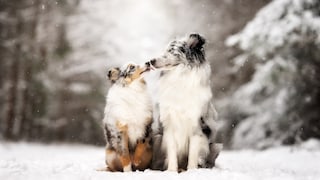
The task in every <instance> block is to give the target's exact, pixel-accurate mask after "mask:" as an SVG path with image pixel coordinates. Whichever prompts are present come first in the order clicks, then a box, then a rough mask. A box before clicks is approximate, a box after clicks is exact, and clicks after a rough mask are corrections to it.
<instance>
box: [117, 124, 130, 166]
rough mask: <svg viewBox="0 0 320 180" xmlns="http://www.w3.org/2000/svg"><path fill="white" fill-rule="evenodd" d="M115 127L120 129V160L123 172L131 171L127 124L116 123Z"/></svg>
mask: <svg viewBox="0 0 320 180" xmlns="http://www.w3.org/2000/svg"><path fill="white" fill-rule="evenodd" d="M117 127H118V129H119V130H120V152H119V154H120V162H121V164H122V167H123V172H128V171H132V166H131V164H132V163H131V157H130V152H129V136H128V126H127V125H122V124H120V123H117Z"/></svg>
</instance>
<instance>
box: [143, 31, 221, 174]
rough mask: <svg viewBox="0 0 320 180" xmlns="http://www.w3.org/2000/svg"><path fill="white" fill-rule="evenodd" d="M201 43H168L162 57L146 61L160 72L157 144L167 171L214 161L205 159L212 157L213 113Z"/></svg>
mask: <svg viewBox="0 0 320 180" xmlns="http://www.w3.org/2000/svg"><path fill="white" fill-rule="evenodd" d="M204 43H205V40H204V38H203V37H201V36H200V35H198V34H191V35H189V36H188V37H186V38H184V39H181V40H175V41H173V42H171V43H170V44H169V46H168V48H167V50H166V52H165V53H164V55H163V56H161V57H159V58H155V59H153V60H151V61H150V62H149V65H150V66H153V67H154V68H159V69H161V70H162V72H161V77H160V80H159V89H158V93H159V94H158V105H159V114H160V117H159V122H160V124H161V126H162V127H163V136H162V143H160V144H161V147H162V149H163V150H164V153H165V154H166V156H167V160H166V162H165V164H166V165H165V169H168V170H172V171H177V170H178V169H181V168H182V169H185V168H187V169H193V168H197V167H208V166H209V167H210V166H211V167H212V166H213V165H214V162H213V165H210V164H209V163H208V162H209V161H212V159H215V158H212V157H209V156H212V155H213V154H215V153H214V152H213V151H215V150H214V149H215V134H216V129H215V128H216V125H215V119H216V116H217V113H216V111H215V108H214V106H213V104H212V92H211V87H210V76H211V68H210V65H209V63H208V62H207V61H206V60H205V55H204V49H203V45H204ZM154 148H157V147H154ZM158 160H159V159H158ZM154 163H158V162H156V160H154ZM158 164H159V163H158ZM160 164H161V163H160ZM211 164H212V163H211Z"/></svg>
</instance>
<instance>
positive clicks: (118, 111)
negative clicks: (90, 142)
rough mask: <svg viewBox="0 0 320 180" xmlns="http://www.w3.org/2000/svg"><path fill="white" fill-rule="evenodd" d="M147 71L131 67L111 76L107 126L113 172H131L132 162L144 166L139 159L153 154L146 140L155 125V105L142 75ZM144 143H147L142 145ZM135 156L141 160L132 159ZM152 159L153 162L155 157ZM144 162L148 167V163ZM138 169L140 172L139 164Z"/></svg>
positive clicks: (108, 156) (105, 123)
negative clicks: (142, 154) (153, 109)
mask: <svg viewBox="0 0 320 180" xmlns="http://www.w3.org/2000/svg"><path fill="white" fill-rule="evenodd" d="M144 71H146V68H144V67H140V66H137V65H134V64H128V65H125V66H123V67H122V68H121V69H120V68H114V69H111V70H110V71H109V73H108V78H109V80H110V81H111V82H112V83H113V85H112V86H111V88H110V89H109V92H108V95H107V97H106V102H107V103H106V107H105V111H104V113H105V117H104V119H103V123H104V128H105V136H106V143H107V145H106V153H107V155H106V163H107V164H108V166H109V168H110V167H111V168H110V169H111V170H113V171H122V170H123V171H131V169H132V168H131V165H132V163H131V159H135V162H137V163H140V159H139V158H138V157H140V156H141V153H144V151H146V153H147V152H148V151H150V145H149V144H146V143H150V142H145V138H148V137H147V136H149V135H148V134H149V132H148V131H149V130H150V126H151V123H152V104H151V99H150V97H149V95H148V93H147V86H146V83H145V82H144V80H143V77H142V75H141V74H142V73H143V72H144ZM142 140H143V143H139V142H142ZM137 143H138V146H137ZM135 151H136V152H135ZM135 154H137V157H132V156H135ZM149 156H150V154H149ZM144 159H145V158H144ZM149 159H150V162H151V156H150V158H149ZM124 161H126V162H124ZM127 161H128V162H127ZM144 161H146V163H147V164H148V162H147V160H144ZM124 164H125V166H126V167H124ZM134 165H136V168H137V169H139V167H140V166H139V164H134ZM147 166H148V165H143V166H141V167H143V168H145V167H147Z"/></svg>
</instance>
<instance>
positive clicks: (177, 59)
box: [146, 34, 205, 69]
mask: <svg viewBox="0 0 320 180" xmlns="http://www.w3.org/2000/svg"><path fill="white" fill-rule="evenodd" d="M204 44H205V39H204V38H203V37H202V36H200V35H199V34H190V35H189V36H187V37H185V38H183V39H181V40H174V41H172V42H170V43H169V46H168V48H167V49H166V51H165V53H164V55H163V56H161V57H159V58H155V59H152V60H151V61H149V62H147V63H146V64H147V65H149V66H153V67H154V68H164V69H171V68H173V67H175V66H177V65H180V64H184V65H191V66H192V67H193V66H199V65H201V64H202V63H203V62H204V61H205V54H204V48H203V46H204Z"/></svg>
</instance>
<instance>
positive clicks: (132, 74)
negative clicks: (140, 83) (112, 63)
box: [120, 63, 150, 85]
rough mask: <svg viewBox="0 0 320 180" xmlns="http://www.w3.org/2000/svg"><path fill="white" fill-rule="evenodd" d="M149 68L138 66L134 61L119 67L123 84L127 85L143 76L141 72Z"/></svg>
mask: <svg viewBox="0 0 320 180" xmlns="http://www.w3.org/2000/svg"><path fill="white" fill-rule="evenodd" d="M149 70H150V67H149V66H146V65H144V66H140V65H137V64H135V63H128V64H126V65H124V66H122V67H121V74H120V78H121V80H122V82H123V83H124V84H127V85H128V84H130V83H132V82H133V81H135V80H138V79H141V78H143V74H144V73H145V72H147V71H149Z"/></svg>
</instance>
